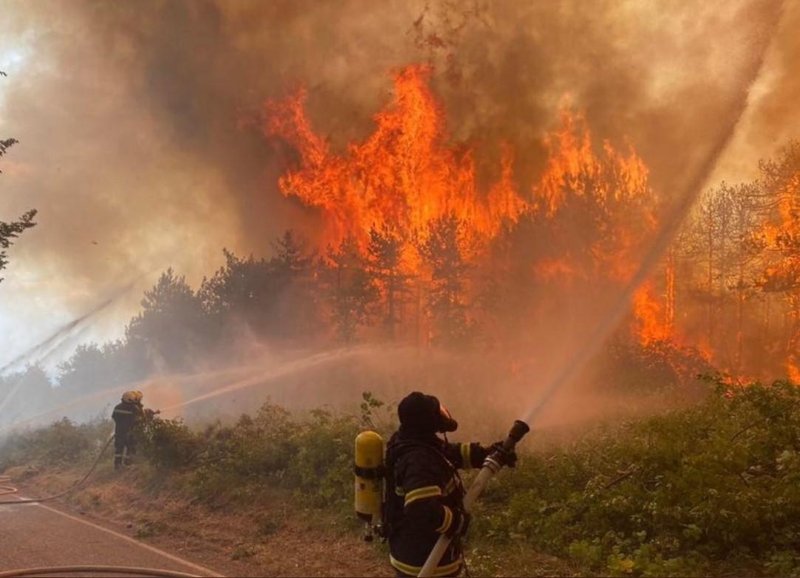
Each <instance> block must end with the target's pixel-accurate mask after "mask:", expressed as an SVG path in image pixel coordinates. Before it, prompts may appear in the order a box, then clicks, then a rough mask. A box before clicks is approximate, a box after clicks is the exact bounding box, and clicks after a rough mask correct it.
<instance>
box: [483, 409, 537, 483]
mask: <svg viewBox="0 0 800 578" xmlns="http://www.w3.org/2000/svg"><path fill="white" fill-rule="evenodd" d="M529 431H531V428H530V426H528V424H526V423H525V422H524V421H521V420H515V421H514V425H512V426H511V429H510V430H509V432H508V436H507V437H506V439H505V440H503V443H502V445H501V446H500V448H498V449H497V450H496V451H494V452H492V453H491V454H490V455H489V456H487V457H486V460H485V461H484V462H483V467H488V468H490V469H491V470H492V471H493V472H494V473H497V472H498V471H500V468H502V467H503V466H507V465H509V463H508V454H509V453H510V452H512V451H514V448H515V447H516V445H517V444H518V443H519V441H520V440H521V439H522V438H524V437H525V434H527V433H528V432H529Z"/></svg>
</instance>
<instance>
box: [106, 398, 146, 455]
mask: <svg viewBox="0 0 800 578" xmlns="http://www.w3.org/2000/svg"><path fill="white" fill-rule="evenodd" d="M143 397H144V395H143V394H142V392H141V391H138V390H133V391H126V392H125V393H123V394H122V402H121V403H118V404H117V406H116V407H115V408H114V411H113V412H112V414H111V418H112V419H113V420H114V424H115V427H114V469H115V470H118V469H120V468H121V467H122V464H123V463H124V464H125V465H126V466H129V465H130V464H131V461H132V458H133V456H134V455H135V454H136V429H137V427H138V426H140V425H141V423H142V422H143V421H144V418H145V409H144V407H142V398H143Z"/></svg>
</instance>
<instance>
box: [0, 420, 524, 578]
mask: <svg viewBox="0 0 800 578" xmlns="http://www.w3.org/2000/svg"><path fill="white" fill-rule="evenodd" d="M530 429H531V428H530V427H529V426H528V424H526V423H525V422H524V421H520V420H516V421H515V422H514V425H513V426H511V431H509V432H508V437H506V439H505V440H504V441H503V445H502V446H501V447H502V449H500V450H497V451H495V452H493V453H492V454H490V455H489V456H488V457H487V458H486V460H485V461H484V462H483V467H482V468H481V471H480V472H478V476H477V477H476V478H475V481H474V482H472V485H471V486H470V487H469V490H468V491H467V495H466V496H464V509H465V510H466V511H467V512H469V511H470V509H471V508H472V504H474V503H475V501H476V500H477V499H478V496H480V495H481V493H482V492H483V490H484V488H486V485H487V484H488V483H489V480H490V479H491V478H492V476H494V475H495V474H496V473H497V472H499V471H500V469H501V468H502V467H503V466H504V465H506V464H505V459H504V457H503V456H504V454H506V453H510V452H512V451H513V450H514V448H515V447H516V445H517V443H519V441H520V440H521V439H522V438H523V437H525V434H527V433H528V432H529V431H530ZM452 540H453V538H452V537H450V536H444V535H442V536H440V537H439V540H438V541H437V542H436V545H435V546H434V547H433V550H431V553H430V554H429V555H428V559H427V560H426V561H425V565H424V566H423V567H422V570H420V572H419V574H418V576H433V573H434V572H435V570H436V567H437V566H438V565H439V561H440V560H441V559H442V556H444V553H445V552H446V551H447V548H448V547H449V546H450V542H451V541H452ZM0 576H2V575H1V574H0Z"/></svg>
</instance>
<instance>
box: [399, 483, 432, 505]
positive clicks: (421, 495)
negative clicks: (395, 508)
mask: <svg viewBox="0 0 800 578" xmlns="http://www.w3.org/2000/svg"><path fill="white" fill-rule="evenodd" d="M441 495H442V488H440V487H439V486H425V487H424V488H418V489H416V490H413V491H411V492H408V493H407V494H406V499H405V502H403V505H404V506H408V505H409V504H410V503H411V502H415V501H417V500H424V499H425V498H435V497H436V496H441Z"/></svg>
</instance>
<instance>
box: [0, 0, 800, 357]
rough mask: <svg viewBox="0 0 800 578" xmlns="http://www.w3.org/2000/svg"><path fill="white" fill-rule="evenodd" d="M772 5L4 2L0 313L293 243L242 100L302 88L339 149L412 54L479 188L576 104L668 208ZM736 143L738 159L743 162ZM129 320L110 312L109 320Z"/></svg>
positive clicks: (789, 48) (726, 107)
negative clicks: (30, 213) (424, 65)
mask: <svg viewBox="0 0 800 578" xmlns="http://www.w3.org/2000/svg"><path fill="white" fill-rule="evenodd" d="M777 9H778V3H776V2H772V1H767V0H749V1H747V0H740V1H734V2H718V3H708V2H700V1H699V0H696V1H695V0H692V1H686V2H683V3H681V4H676V5H671V6H670V7H669V9H666V10H665V9H663V8H662V9H658V8H656V7H652V6H648V5H644V4H642V3H627V4H620V3H618V2H610V1H608V2H594V3H591V4H587V3H586V2H581V1H578V0H573V1H565V2H561V3H559V4H558V5H553V4H552V3H550V2H541V3H538V4H532V3H522V2H507V3H500V4H496V3H488V2H480V1H470V2H465V3H464V2H453V1H449V0H441V1H437V2H433V1H432V2H405V1H402V2H401V1H396V2H384V3H374V4H365V3H363V2H361V1H358V0H353V1H349V2H337V3H319V2H313V1H301V2H297V1H291V2H290V1H286V2H269V3H267V2H202V1H191V2H188V1H187V2H181V1H177V0H176V1H169V2H156V1H152V2H150V1H143V2H137V3H110V2H73V3H62V2H52V3H45V2H43V3H26V2H5V3H4V6H3V12H4V13H8V14H11V15H12V18H10V19H8V21H6V22H5V23H4V24H2V30H0V32H2V34H1V35H0V36H2V38H3V40H2V44H0V53H4V52H6V51H10V50H17V51H19V52H20V54H24V60H22V61H21V63H20V65H19V66H18V67H17V68H16V69H10V70H9V72H10V76H9V78H8V79H3V85H2V93H0V94H2V102H3V108H2V124H0V128H1V129H2V131H3V133H5V132H8V133H9V135H10V136H15V137H16V138H18V139H20V141H21V144H20V145H19V146H18V147H15V149H14V151H13V154H12V155H10V156H9V158H8V162H6V163H4V169H5V174H4V175H3V177H2V180H0V186H2V187H4V191H3V193H4V194H3V205H2V214H0V218H1V217H5V216H6V212H8V213H9V214H10V215H14V214H18V213H20V212H22V211H23V210H25V209H27V208H29V207H36V208H38V209H39V210H40V225H39V227H37V229H36V230H35V231H33V232H32V233H31V234H30V236H29V238H26V239H25V243H20V244H19V245H18V247H15V251H14V255H13V259H14V260H13V262H12V269H10V270H9V272H8V275H7V278H8V279H7V282H6V283H5V284H4V285H3V286H0V291H2V292H4V293H5V295H3V297H2V303H3V305H2V307H6V306H7V305H6V304H10V303H14V302H19V301H20V300H21V299H23V298H28V297H30V295H31V294H32V293H35V294H38V295H40V299H41V300H42V302H43V303H44V304H45V305H44V306H41V305H40V306H38V307H32V308H31V309H29V310H28V311H29V315H30V316H31V317H33V318H34V319H36V317H37V316H41V315H42V312H43V311H44V310H45V308H52V307H53V304H58V305H61V306H64V307H67V308H71V309H72V310H73V311H78V310H81V309H86V308H88V307H91V306H92V305H94V303H93V300H94V299H95V297H96V295H98V294H107V293H109V292H111V290H112V289H113V288H114V287H115V286H116V285H117V283H119V280H120V279H128V278H130V277H131V274H132V273H133V274H134V275H135V274H136V273H142V272H148V271H151V270H153V269H154V268H156V269H158V268H166V267H167V266H169V265H173V266H174V267H175V268H176V269H177V270H178V271H179V272H180V273H185V274H187V275H188V276H189V278H190V279H191V280H194V281H196V280H198V279H199V278H200V277H202V276H203V275H209V274H211V273H212V271H213V270H214V268H215V267H216V266H217V265H218V264H219V263H220V261H221V260H222V254H221V248H222V247H228V248H230V249H232V250H234V251H235V252H237V253H244V254H247V253H250V252H253V253H255V254H257V255H262V254H266V253H268V252H269V250H270V245H269V241H270V240H271V239H273V238H274V237H275V236H277V235H278V234H279V233H280V232H282V231H283V230H284V229H286V228H289V227H292V228H296V229H300V230H301V231H302V232H305V234H306V235H307V236H309V237H311V238H312V239H313V237H314V231H315V224H316V221H315V215H314V214H313V213H312V212H311V211H309V210H308V209H306V208H304V207H302V206H300V205H299V203H298V202H297V201H295V200H293V199H287V198H285V197H283V196H282V195H281V194H280V193H279V192H278V190H277V185H276V182H277V177H278V175H279V174H281V173H282V172H283V171H284V170H285V168H286V165H287V164H291V163H292V162H294V161H295V160H296V159H294V158H293V151H291V150H289V149H288V148H287V147H285V146H283V145H281V144H280V143H277V142H271V141H267V140H265V138H264V137H263V136H262V134H261V132H260V131H259V130H258V128H257V126H256V125H257V122H258V117H257V115H258V111H259V110H260V109H261V106H262V103H263V102H264V101H265V100H266V99H274V98H281V97H283V96H285V95H286V94H287V93H289V92H290V91H292V90H293V89H294V88H296V87H297V86H300V85H302V86H305V87H307V89H308V91H309V100H308V106H309V115H310V117H311V120H312V122H313V124H314V126H315V129H316V130H317V131H318V132H319V133H322V134H324V135H327V136H328V138H329V139H330V142H331V144H332V146H333V147H339V148H342V147H344V145H345V143H347V142H348V141H350V140H352V139H354V138H358V137H362V136H363V135H365V134H367V133H368V132H369V131H370V130H371V129H372V126H373V125H372V120H371V117H372V115H373V114H374V113H375V111H376V110H377V109H378V108H379V107H380V106H381V105H383V104H384V103H385V102H386V101H387V100H388V99H389V91H390V89H391V78H390V74H389V73H390V71H392V70H394V69H397V68H399V67H401V66H404V65H407V64H409V63H415V62H420V61H430V63H432V64H433V66H434V76H433V87H434V90H435V92H436V93H437V95H438V96H439V97H440V98H441V99H442V101H443V103H444V108H445V110H446V111H447V122H448V128H449V132H450V134H452V135H453V138H454V139H455V140H458V141H464V142H468V143H469V144H470V145H471V146H473V147H475V148H476V149H477V151H478V154H477V155H476V157H477V158H478V159H486V160H487V162H486V163H485V165H484V164H481V165H479V167H478V169H479V171H483V172H484V173H486V174H483V175H482V176H483V177H484V178H486V179H487V180H488V179H494V178H496V177H497V175H496V174H489V173H491V172H492V171H494V170H496V167H497V166H498V163H497V162H496V161H497V159H498V158H499V156H500V150H499V148H498V143H499V142H501V141H505V142H509V143H511V144H512V145H514V148H515V150H516V151H517V154H518V157H517V161H516V165H515V166H516V172H515V175H514V178H515V179H516V180H517V181H518V185H519V187H520V189H522V190H526V189H527V188H528V187H530V184H531V183H532V182H533V181H534V180H535V177H536V175H537V174H538V173H539V172H540V171H541V169H542V165H543V162H544V159H545V151H544V147H543V144H542V141H541V137H542V135H543V134H544V132H545V131H546V130H547V129H550V128H552V127H553V125H554V124H555V123H556V122H557V117H558V111H559V110H560V109H561V108H562V107H564V106H565V105H566V106H571V107H573V108H574V109H577V110H579V111H585V115H586V118H587V120H588V123H589V125H590V126H591V127H592V129H593V131H594V133H595V134H596V135H599V136H600V137H602V138H607V139H609V140H611V141H612V142H614V143H615V145H617V146H618V147H620V148H624V145H625V143H626V142H629V143H630V144H631V145H632V146H634V147H635V148H636V150H637V151H638V152H639V154H640V155H641V157H642V158H643V159H644V160H645V162H646V164H647V166H648V167H649V169H650V171H651V178H650V183H651V185H652V186H653V188H654V189H656V190H657V191H658V193H659V195H660V196H661V198H663V199H665V200H667V201H669V199H671V196H672V195H673V194H674V193H675V191H682V190H683V189H684V188H685V186H686V184H687V182H688V180H687V179H689V178H691V175H692V174H694V172H695V171H694V170H693V169H696V168H697V167H698V166H699V165H700V164H701V163H702V162H703V161H704V159H706V158H707V156H708V153H709V151H710V150H711V149H712V148H713V147H714V146H715V144H716V143H715V142H714V139H713V135H716V134H718V132H719V127H720V126H724V125H726V124H727V123H729V122H730V120H729V119H728V118H727V117H726V115H728V114H730V111H731V110H732V108H735V107H734V106H733V105H732V103H733V102H734V101H735V99H736V98H737V97H738V94H737V91H738V90H739V89H740V87H741V85H742V82H743V80H744V76H746V75H747V74H748V73H749V72H750V70H751V68H752V62H753V60H754V59H756V58H758V57H759V55H758V54H755V53H754V47H756V46H762V45H763V44H764V42H765V38H764V36H765V35H768V34H771V33H772V31H773V29H772V27H771V26H770V24H771V22H773V21H774V17H775V11H776V10H777ZM797 17H798V16H797V10H794V12H792V11H789V10H787V15H786V16H785V18H784V22H783V24H782V26H781V29H780V31H779V32H780V37H779V38H778V39H777V40H776V42H775V48H774V50H773V52H771V53H770V54H769V56H768V64H767V70H766V73H765V78H766V80H764V81H763V82H762V83H761V84H759V85H758V86H759V89H760V90H761V91H762V92H761V93H760V94H754V95H752V104H753V105H754V106H755V105H759V104H760V105H763V108H761V109H756V110H751V111H750V113H749V114H748V116H747V122H746V125H745V126H746V128H747V131H748V133H751V134H754V135H757V136H760V138H763V135H764V134H767V132H768V127H769V126H774V125H775V122H776V121H775V119H776V118H778V117H780V118H784V116H783V112H782V110H783V109H785V108H786V106H790V105H787V104H785V103H788V102H791V101H792V99H795V97H796V95H797V90H798V87H797V81H796V80H795V78H796V75H792V74H791V70H790V68H791V63H792V62H793V59H792V58H791V56H792V54H795V53H796V52H797V50H798V46H799V45H800V41H798V40H797V39H795V37H794V35H793V34H792V31H793V28H792V27H791V26H787V21H788V22H792V21H796V20H797ZM740 136H741V135H740ZM736 150H737V154H739V155H740V157H741V159H744V160H745V161H746V162H747V163H748V164H749V165H753V164H754V162H753V159H752V156H753V155H754V154H756V150H753V149H751V148H750V147H747V146H739V147H738V148H737V149H736ZM766 152H769V151H766ZM757 154H759V155H760V154H764V151H763V150H761V149H758V150H757ZM725 162H726V163H727V165H730V166H735V165H736V163H738V162H740V159H739V158H736V159H731V158H729V159H727V160H726V161H725ZM148 281H149V280H148ZM29 307H30V306H29ZM134 307H135V303H133V302H126V303H125V304H121V305H120V307H119V318H118V319H119V320H121V321H120V323H119V324H121V323H122V322H123V321H124V320H127V319H128V318H129V317H130V314H131V313H132V312H133V308H134ZM18 336H20V337H22V336H21V335H20V334H18ZM566 355H567V354H566V352H565V353H564V356H565V357H566Z"/></svg>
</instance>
